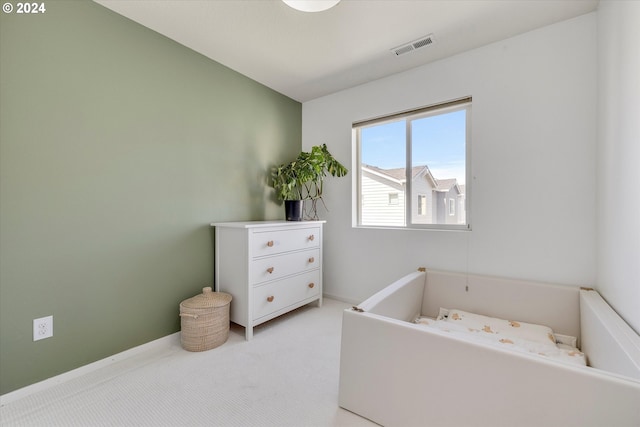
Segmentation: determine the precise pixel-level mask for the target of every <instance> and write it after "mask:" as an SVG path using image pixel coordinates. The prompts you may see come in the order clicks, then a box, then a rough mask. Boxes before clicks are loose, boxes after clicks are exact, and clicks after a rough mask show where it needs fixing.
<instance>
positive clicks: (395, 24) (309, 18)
mask: <svg viewBox="0 0 640 427" xmlns="http://www.w3.org/2000/svg"><path fill="white" fill-rule="evenodd" d="M94 1H96V2H97V3H99V4H101V5H103V6H105V7H107V8H109V9H111V10H113V11H115V12H117V13H119V14H121V15H123V16H126V17H127V18H129V19H132V20H133V21H136V22H138V23H140V24H142V25H144V26H146V27H148V28H150V29H152V30H154V31H157V32H159V33H161V34H163V35H165V36H167V37H169V38H171V39H173V40H175V41H177V42H178V43H180V44H182V45H184V46H187V47H189V48H191V49H193V50H195V51H196V52H199V53H201V54H203V55H205V56H207V57H209V58H211V59H213V60H215V61H217V62H219V63H221V64H224V65H226V66H227V67H229V68H231V69H233V70H235V71H237V72H239V73H241V74H244V75H245V76H247V77H250V78H251V79H253V80H256V81H258V82H260V83H262V84H264V85H266V86H268V87H270V88H272V89H274V90H276V91H278V92H280V93H283V94H284V95H287V96H289V97H291V98H293V99H295V100H298V101H301V102H304V101H308V100H311V99H314V98H318V97H320V96H323V95H327V94H330V93H333V92H337V91H339V90H342V89H346V88H348V87H353V86H356V85H359V84H362V83H366V82H369V81H372V80H375V79H378V78H381V77H384V76H388V75H390V74H394V73H397V72H401V71H404V70H408V69H410V68H414V67H417V66H420V65H423V64H426V63H428V62H432V61H436V60H438V59H442V58H445V57H448V56H451V55H455V54H457V53H460V52H464V51H467V50H470V49H473V48H476V47H479V46H482V45H486V44H488V43H492V42H495V41H498V40H502V39H505V38H508V37H512V36H514V35H517V34H521V33H524V32H527V31H530V30H533V29H535V28H539V27H543V26H545V25H549V24H552V23H555V22H559V21H563V20H566V19H569V18H572V17H575V16H578V15H582V14H585V13H588V12H591V11H594V10H595V9H596V8H597V5H598V0H342V1H341V2H340V3H339V4H338V5H337V6H335V7H333V8H332V9H329V10H327V11H324V12H316V13H305V12H299V11H296V10H294V9H291V8H290V7H288V6H287V5H285V4H284V3H283V2H282V1H280V0H128V1H123V0H94ZM428 34H433V35H434V39H435V43H433V44H432V45H429V46H427V47H424V48H421V49H418V50H415V51H413V52H411V53H408V54H405V55H401V56H396V55H394V54H392V53H391V52H390V49H392V48H394V47H397V46H400V45H402V44H405V43H408V42H411V41H413V40H416V39H418V38H420V37H423V36H426V35H428Z"/></svg>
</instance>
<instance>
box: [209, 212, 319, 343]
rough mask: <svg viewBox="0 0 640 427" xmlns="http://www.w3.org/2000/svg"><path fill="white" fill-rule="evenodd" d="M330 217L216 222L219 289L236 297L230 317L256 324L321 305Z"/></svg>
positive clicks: (250, 327)
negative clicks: (325, 236)
mask: <svg viewBox="0 0 640 427" xmlns="http://www.w3.org/2000/svg"><path fill="white" fill-rule="evenodd" d="M324 222H325V221H300V222H297V221H251V222H223V223H213V224H211V225H212V226H214V227H215V265H214V268H215V288H216V291H219V292H226V293H229V294H231V295H232V296H233V300H232V301H231V312H230V319H231V321H232V322H234V323H237V324H239V325H242V326H244V327H245V331H246V332H245V337H246V339H247V341H248V340H250V339H251V338H252V337H253V327H254V326H256V325H259V324H261V323H264V322H266V321H267V320H270V319H273V318H274V317H277V316H280V315H281V314H284V313H286V312H288V311H291V310H293V309H295V308H298V307H301V306H303V305H305V304H308V303H310V302H313V301H317V303H318V306H320V305H322V225H323V223H324Z"/></svg>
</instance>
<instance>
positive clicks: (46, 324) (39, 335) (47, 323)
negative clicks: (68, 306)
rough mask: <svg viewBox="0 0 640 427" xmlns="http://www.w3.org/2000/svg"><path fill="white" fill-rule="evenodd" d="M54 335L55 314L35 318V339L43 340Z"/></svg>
mask: <svg viewBox="0 0 640 427" xmlns="http://www.w3.org/2000/svg"><path fill="white" fill-rule="evenodd" d="M52 336H53V316H47V317H41V318H39V319H33V340H34V341H38V340H43V339H45V338H49V337H52Z"/></svg>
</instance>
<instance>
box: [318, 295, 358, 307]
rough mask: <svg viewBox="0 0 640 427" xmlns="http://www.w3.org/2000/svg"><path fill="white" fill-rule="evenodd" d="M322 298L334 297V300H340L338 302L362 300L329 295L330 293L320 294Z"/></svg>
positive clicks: (356, 302) (351, 302) (353, 302)
mask: <svg viewBox="0 0 640 427" xmlns="http://www.w3.org/2000/svg"><path fill="white" fill-rule="evenodd" d="M322 297H323V298H330V299H334V300H336V301H340V302H346V303H347V304H354V305H355V304H360V303H361V302H362V301H356V300H354V299H350V298H343V297H339V296H336V295H331V294H325V293H323V294H322Z"/></svg>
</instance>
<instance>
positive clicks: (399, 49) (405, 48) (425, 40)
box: [391, 34, 435, 56]
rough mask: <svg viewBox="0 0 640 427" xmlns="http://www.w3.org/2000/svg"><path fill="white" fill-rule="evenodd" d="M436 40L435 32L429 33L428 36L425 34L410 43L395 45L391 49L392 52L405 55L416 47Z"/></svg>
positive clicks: (418, 47)
mask: <svg viewBox="0 0 640 427" xmlns="http://www.w3.org/2000/svg"><path fill="white" fill-rule="evenodd" d="M434 42H435V40H434V38H433V34H429V35H428V36H424V37H421V38H419V39H418V40H414V41H412V42H409V43H405V44H403V45H401V46H398V47H394V48H393V49H391V52H392V53H393V54H394V55H396V56H400V55H404V54H405V53H409V52H413V51H414V50H416V49H420V48H421V47H425V46H429V45H431V44H433V43H434Z"/></svg>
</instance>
